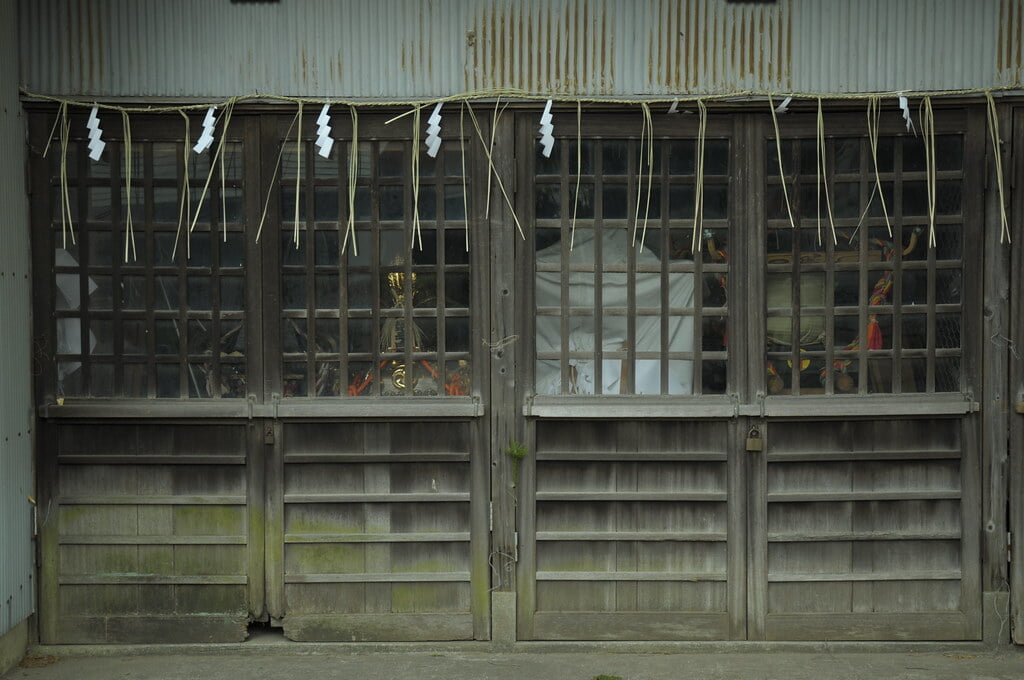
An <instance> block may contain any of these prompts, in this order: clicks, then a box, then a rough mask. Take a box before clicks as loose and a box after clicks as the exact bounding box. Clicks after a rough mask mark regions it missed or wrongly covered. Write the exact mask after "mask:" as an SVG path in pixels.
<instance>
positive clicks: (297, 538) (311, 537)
mask: <svg viewBox="0 0 1024 680" xmlns="http://www.w3.org/2000/svg"><path fill="white" fill-rule="evenodd" d="M466 541H469V532H468V531H450V532H445V531H429V532H426V531H425V532H417V533H411V532H410V533H393V534H285V537H284V542H285V543H436V542H445V543H451V542H466Z"/></svg>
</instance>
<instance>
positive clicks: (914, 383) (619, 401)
mask: <svg viewBox="0 0 1024 680" xmlns="http://www.w3.org/2000/svg"><path fill="white" fill-rule="evenodd" d="M939 119H940V116H938V115H937V116H936V120H939ZM941 119H942V123H941V124H939V128H938V133H939V134H938V135H937V138H936V146H937V148H939V149H940V150H941V151H942V153H941V158H942V160H941V161H940V162H939V167H938V169H937V170H936V172H937V174H936V175H935V176H936V177H938V178H939V180H941V182H940V183H941V185H942V186H941V189H942V193H941V196H942V198H941V200H940V201H939V202H938V205H932V206H931V210H932V213H937V214H935V216H934V217H933V218H929V203H928V200H927V198H926V197H927V195H928V194H927V193H926V191H925V190H926V188H927V186H926V185H927V182H928V174H929V170H931V169H933V168H931V167H930V166H929V162H928V161H926V159H925V156H924V149H923V146H922V145H921V142H920V140H918V139H916V138H914V137H913V136H906V135H905V134H902V132H903V131H901V130H898V129H896V128H895V127H886V126H882V128H881V130H880V134H881V137H880V140H879V142H878V145H877V147H876V148H874V149H873V146H874V145H873V144H872V143H871V141H870V137H869V136H868V134H867V132H866V130H865V129H863V123H862V122H861V121H862V120H863V119H862V118H861V117H859V116H858V117H857V118H853V117H844V116H842V115H838V114H837V115H832V116H830V117H829V119H828V120H829V122H830V127H829V129H828V134H827V135H826V136H825V139H824V144H823V147H824V155H825V158H826V159H827V162H826V165H825V169H824V172H823V173H822V174H823V176H824V183H823V184H822V185H821V186H822V188H823V189H822V190H824V191H826V192H828V197H826V196H822V200H821V205H820V207H819V206H818V204H817V201H816V189H815V187H816V184H817V182H818V169H817V167H816V158H819V157H820V153H821V149H820V148H819V147H818V142H817V141H816V134H817V128H816V121H815V119H814V118H813V117H811V116H808V117H801V116H798V115H792V114H791V115H790V116H789V117H788V118H786V119H785V120H784V121H783V122H782V124H781V138H782V139H781V141H780V142H779V143H778V144H776V139H775V136H776V135H775V132H774V127H773V125H772V122H771V119H770V118H767V117H761V116H754V115H750V116H738V117H727V116H715V117H711V118H709V119H708V121H707V128H706V139H705V140H704V142H703V148H704V160H703V164H700V163H698V162H696V161H695V156H696V153H695V151H696V149H697V148H699V145H700V144H701V142H700V140H699V138H698V135H697V128H698V125H700V121H699V119H698V117H697V116H689V117H675V118H673V117H669V118H668V119H664V118H662V119H656V120H655V121H654V127H653V138H654V140H655V143H654V145H653V154H652V153H651V152H650V151H649V150H648V147H647V146H646V142H644V141H642V139H641V137H640V135H639V134H637V135H629V134H626V133H624V132H623V131H624V130H628V129H630V127H629V125H628V124H627V123H626V122H625V121H624V120H623V119H622V118H611V117H609V119H606V120H603V121H602V120H600V118H599V117H595V116H589V117H587V118H585V119H584V121H583V124H582V126H581V127H580V128H579V130H580V136H581V137H582V145H581V146H580V147H579V149H577V141H576V139H574V137H573V136H572V134H569V135H568V136H567V137H565V138H562V139H561V140H560V142H561V143H560V145H559V146H558V147H556V153H555V154H554V155H553V156H552V157H551V159H547V158H544V157H543V156H541V155H540V154H539V152H535V151H534V141H533V139H532V137H533V130H532V128H530V127H528V126H527V124H526V123H524V124H523V126H522V127H521V128H520V134H521V135H522V136H523V137H524V138H526V139H527V142H526V143H525V148H524V153H522V154H521V156H522V157H525V158H531V159H532V165H530V166H529V167H527V168H526V169H524V172H525V173H526V174H527V177H528V178H529V180H530V181H528V182H524V184H528V185H529V186H530V190H529V191H528V192H526V193H527V194H528V197H527V198H525V199H524V201H523V202H522V203H521V205H522V206H523V209H524V210H527V211H530V212H532V217H533V219H532V222H531V224H532V226H533V231H532V234H531V237H532V242H528V243H527V244H526V247H525V248H524V253H523V257H522V259H521V268H522V270H523V271H525V272H528V274H527V275H526V277H524V278H525V280H524V286H523V287H524V290H525V291H526V293H525V294H526V295H527V298H526V299H527V300H529V302H527V303H526V304H527V305H528V306H529V308H530V312H531V313H530V314H529V315H527V316H526V317H524V319H525V322H524V326H523V328H524V334H525V335H526V336H527V337H530V338H533V339H534V343H533V347H532V348H530V349H529V350H525V354H524V355H522V356H521V361H522V362H523V363H524V364H525V365H527V366H529V370H532V371H533V375H532V377H531V379H530V380H528V381H527V384H528V385H530V387H527V388H525V389H524V390H523V392H522V399H523V403H524V413H525V414H526V417H525V420H524V432H525V433H526V434H527V437H526V440H527V441H528V442H530V443H531V445H532V447H533V448H532V451H531V453H533V454H534V455H533V457H532V459H531V460H530V465H529V466H528V468H527V472H526V473H524V474H523V475H522V476H521V484H520V487H521V488H520V489H519V499H520V502H521V503H522V511H521V522H522V531H523V533H524V535H525V536H526V537H528V538H527V539H526V540H524V541H522V545H523V549H522V552H521V561H520V570H519V575H520V584H519V593H520V596H519V602H520V609H519V615H520V618H519V633H520V636H521V637H523V638H533V639H744V638H747V639H761V640H765V639H767V640H811V639H850V640H868V639H873V640H886V639H936V640H939V639H977V638H979V637H980V635H981V616H980V606H981V586H980V558H979V545H978V525H979V524H980V520H979V516H980V515H979V508H980V505H979V498H980V493H979V464H978V445H977V429H976V428H977V424H976V418H977V416H976V415H975V414H974V411H975V410H976V406H975V405H974V403H973V399H972V398H971V396H970V395H971V391H972V389H973V388H974V386H975V385H976V384H977V383H976V375H977V363H976V357H977V352H978V350H979V339H978V317H977V313H976V309H977V305H976V300H977V299H978V295H979V292H980V291H979V289H978V284H977V283H976V282H975V281H972V280H971V279H970V277H965V276H963V273H962V272H963V269H964V267H965V263H970V262H976V261H977V259H976V258H977V257H978V255H979V253H978V250H977V243H976V241H977V239H971V238H969V237H968V236H967V234H969V233H972V232H973V230H980V229H981V224H982V220H981V206H980V203H979V200H978V196H979V195H980V191H979V181H980V176H981V174H980V171H979V169H980V163H981V157H980V155H979V153H978V151H977V149H978V147H977V140H978V139H980V133H981V131H982V128H981V127H980V123H981V119H980V118H979V116H977V115H974V114H972V115H967V114H966V113H965V112H963V111H947V112H944V115H943V116H941ZM640 127H641V126H640V125H639V123H638V124H637V125H636V130H637V131H639V129H640ZM556 129H561V130H566V129H569V130H573V131H575V130H577V127H576V121H575V120H573V118H572V117H571V116H568V117H566V119H562V120H557V121H556ZM527 151H528V152H527ZM780 151H781V158H780V153H779V152H780ZM875 157H878V161H877V163H878V172H877V174H876V172H875V167H874V164H875V161H874V158H875ZM780 168H781V172H780ZM782 176H784V177H785V178H786V190H785V191H784V190H783V182H782V180H781V179H780V177H782ZM698 177H701V178H702V182H701V183H700V184H701V185H702V186H701V189H702V193H703V199H702V205H703V211H702V213H701V212H699V211H698V212H696V216H697V217H698V218H699V219H700V220H701V228H700V231H699V233H698V234H697V238H696V239H694V238H693V230H692V225H693V220H694V218H695V198H694V196H695V194H697V191H696V185H697V184H698V182H697V178H698ZM878 187H881V194H882V195H883V196H884V197H885V201H886V207H885V208H883V207H882V203H881V200H880V199H878V198H877V197H876V192H878ZM698 195H699V194H698ZM649 197H650V198H649ZM826 201H829V202H831V207H828V205H827V203H826ZM787 205H788V207H787ZM829 211H831V212H832V215H831V220H832V222H831V223H832V224H834V225H835V227H834V229H835V236H833V235H832V232H831V229H832V228H831V227H830V226H829V224H830V222H829V219H830V218H829V214H828V213H829ZM791 213H792V218H790V214H791ZM645 215H646V216H647V219H646V220H645V219H644V216H645ZM645 222H646V224H645ZM819 225H823V226H822V227H821V229H822V231H819ZM890 229H891V230H892V232H891V235H890ZM931 229H934V234H935V245H934V247H928V245H927V244H926V243H925V235H927V234H928V232H929V231H930V230H931ZM645 232H646V233H645ZM698 249H699V255H698V256H696V257H695V256H694V253H695V252H697V251H698ZM861 338H863V339H864V340H863V341H862V340H861Z"/></svg>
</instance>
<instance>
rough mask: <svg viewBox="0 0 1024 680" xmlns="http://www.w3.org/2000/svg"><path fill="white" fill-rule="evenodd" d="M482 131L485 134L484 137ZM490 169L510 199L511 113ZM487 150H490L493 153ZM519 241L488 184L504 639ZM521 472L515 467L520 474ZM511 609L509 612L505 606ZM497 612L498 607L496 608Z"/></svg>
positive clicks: (511, 577) (495, 584)
mask: <svg viewBox="0 0 1024 680" xmlns="http://www.w3.org/2000/svg"><path fill="white" fill-rule="evenodd" d="M486 136H487V135H486V134H485V137H486ZM494 140H495V144H494V149H500V150H501V153H494V172H496V173H497V174H498V175H499V176H500V177H501V178H502V182H503V183H504V186H505V190H506V192H508V193H509V198H512V197H513V196H514V192H515V185H516V180H515V176H516V175H515V172H516V161H515V154H514V153H513V144H514V128H513V115H512V114H507V115H505V116H503V117H502V118H501V119H500V120H499V122H498V128H497V129H496V130H495V135H494ZM494 149H492V152H493V151H494ZM518 239H519V235H518V232H517V230H516V226H515V221H514V220H513V217H512V212H511V210H509V207H508V204H507V203H506V202H505V199H504V196H503V195H502V192H501V190H500V188H499V186H498V182H497V181H494V182H493V183H492V194H491V215H490V221H489V240H490V244H489V255H490V258H489V259H490V282H489V283H490V286H489V288H490V290H489V296H488V305H487V306H488V308H489V312H488V323H487V327H486V330H485V332H484V341H485V342H486V343H488V346H489V351H490V361H489V364H490V376H489V377H490V399H489V403H490V405H491V409H490V410H491V416H490V418H489V419H488V422H489V423H490V426H489V427H490V437H489V440H490V441H489V443H490V450H491V455H490V465H491V503H492V515H491V516H492V522H493V523H492V534H491V552H490V563H491V565H492V571H491V579H492V583H491V589H492V625H493V632H492V635H493V639H494V640H495V642H498V643H509V642H511V641H512V639H514V637H515V629H514V626H512V625H510V624H511V623H512V622H514V621H515V593H516V555H517V551H518V546H517V532H516V495H517V489H516V488H515V487H516V484H515V473H514V465H515V461H514V460H513V459H512V458H511V457H510V456H508V455H506V454H505V450H506V448H508V446H509V444H510V443H511V442H512V441H517V442H522V441H523V435H522V432H520V427H519V422H520V417H519V414H518V413H517V412H516V409H517V405H518V401H517V399H518V396H519V395H518V394H517V390H516V375H517V368H516V359H517V356H518V355H519V353H520V351H521V350H520V343H521V341H522V338H519V342H515V341H514V340H513V338H514V336H515V335H516V318H515V310H516V300H517V294H518V293H519V292H520V291H519V289H517V287H516V283H517V281H516V276H515V259H514V258H513V257H512V253H514V252H516V250H517V246H518V245H519V244H518V243H517V241H518ZM521 475H522V470H521V471H520V476H521ZM510 607H511V612H510V611H509V608H510ZM499 609H500V610H501V611H498V610H499Z"/></svg>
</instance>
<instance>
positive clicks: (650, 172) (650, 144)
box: [634, 102, 654, 248]
mask: <svg viewBox="0 0 1024 680" xmlns="http://www.w3.org/2000/svg"><path fill="white" fill-rule="evenodd" d="M640 107H641V108H642V109H643V114H644V126H645V127H646V128H647V201H646V203H645V205H644V228H643V231H642V232H641V233H640V247H641V248H643V247H644V240H645V239H646V238H647V218H648V216H649V215H650V214H651V187H653V186H654V120H653V119H652V118H651V107H650V106H648V104H647V103H646V102H645V103H642V104H640ZM642 156H643V153H642V152H641V158H642ZM638 169H640V168H638ZM640 170H641V173H642V172H643V171H642V169H640ZM637 188H638V189H639V187H637ZM637 193H638V194H639V191H638V192H637ZM639 198H640V197H639V195H638V196H637V204H638V205H639ZM634 230H635V228H634Z"/></svg>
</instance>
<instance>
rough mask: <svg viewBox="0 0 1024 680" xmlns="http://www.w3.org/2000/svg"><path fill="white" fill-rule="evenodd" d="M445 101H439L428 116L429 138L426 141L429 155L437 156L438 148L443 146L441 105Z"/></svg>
mask: <svg viewBox="0 0 1024 680" xmlns="http://www.w3.org/2000/svg"><path fill="white" fill-rule="evenodd" d="M442 104H444V102H438V103H437V106H435V107H434V112H433V113H431V114H430V118H427V138H426V139H425V140H424V142H425V143H426V145H427V155H428V156H430V157H431V158H437V150H438V149H440V148H441V106H442Z"/></svg>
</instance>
